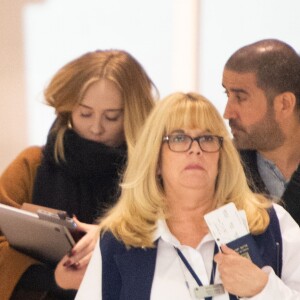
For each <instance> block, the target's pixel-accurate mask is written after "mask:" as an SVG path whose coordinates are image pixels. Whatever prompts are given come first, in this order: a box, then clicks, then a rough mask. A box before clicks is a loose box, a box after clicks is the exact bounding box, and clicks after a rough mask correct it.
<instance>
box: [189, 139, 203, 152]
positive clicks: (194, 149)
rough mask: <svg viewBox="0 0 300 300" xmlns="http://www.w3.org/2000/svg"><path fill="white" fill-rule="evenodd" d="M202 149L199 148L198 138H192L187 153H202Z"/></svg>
mask: <svg viewBox="0 0 300 300" xmlns="http://www.w3.org/2000/svg"><path fill="white" fill-rule="evenodd" d="M202 152H203V151H202V149H201V148H200V143H199V140H193V141H192V145H191V148H190V150H189V153H190V154H191V153H196V154H197V155H200V154H202Z"/></svg>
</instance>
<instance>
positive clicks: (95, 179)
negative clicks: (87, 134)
mask: <svg viewBox="0 0 300 300" xmlns="http://www.w3.org/2000/svg"><path fill="white" fill-rule="evenodd" d="M55 138H56V135H55V134H49V136H48V140H47V144H46V145H45V147H44V149H43V158H42V162H41V165H40V166H39V168H38V170H37V175H36V179H35V183H34V189H33V197H32V198H33V199H32V202H33V203H34V204H38V205H43V206H47V207H51V208H55V209H60V210H65V211H67V213H68V214H69V215H70V216H72V215H73V214H75V215H76V216H77V218H78V219H79V220H80V221H82V222H85V223H93V221H94V220H95V219H96V218H97V217H99V216H101V215H102V214H103V213H104V212H105V210H106V209H107V208H109V207H111V206H112V204H113V203H114V202H115V201H116V198H117V196H118V195H119V188H118V182H119V179H120V173H121V172H122V170H123V167H124V164H125V162H126V147H125V146H121V147H119V148H113V147H108V146H106V145H104V144H101V143H97V142H93V141H89V140H86V139H83V138H81V137H80V136H78V135H77V134H76V133H75V132H74V131H73V130H67V131H66V132H65V135H64V149H65V158H66V162H60V163H59V164H57V163H56V162H55V160H54V142H55Z"/></svg>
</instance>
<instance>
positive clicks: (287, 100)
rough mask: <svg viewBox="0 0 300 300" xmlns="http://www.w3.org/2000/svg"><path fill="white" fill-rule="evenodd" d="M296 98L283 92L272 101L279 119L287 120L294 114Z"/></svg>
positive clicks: (289, 93) (292, 94)
mask: <svg viewBox="0 0 300 300" xmlns="http://www.w3.org/2000/svg"><path fill="white" fill-rule="evenodd" d="M296 102H297V99H296V96H295V94H294V93H292V92H284V93H281V94H279V95H277V96H276V97H275V99H274V104H273V105H274V110H275V113H276V115H277V116H278V117H279V118H280V119H285V118H289V117H290V116H291V115H292V114H293V113H294V112H295V106H296Z"/></svg>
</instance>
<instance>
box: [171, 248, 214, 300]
mask: <svg viewBox="0 0 300 300" xmlns="http://www.w3.org/2000/svg"><path fill="white" fill-rule="evenodd" d="M174 248H175V249H176V251H177V253H178V255H179V257H180V259H181V260H182V262H183V263H184V265H185V266H186V268H187V269H188V271H189V272H190V273H191V275H192V276H193V278H194V279H195V281H196V282H197V284H198V286H203V284H202V282H201V280H200V278H199V277H198V276H197V274H196V273H195V271H194V270H193V268H192V267H191V265H190V264H189V262H188V261H187V259H186V258H185V256H184V255H183V253H182V252H181V251H180V250H179V249H178V248H176V247H174ZM218 251H219V250H218V246H217V244H216V243H215V248H214V255H213V256H215V255H216V254H217V253H218ZM215 272H216V262H215V261H214V260H213V263H212V269H211V274H210V281H209V284H213V283H214V279H215ZM205 300H212V297H206V298H205Z"/></svg>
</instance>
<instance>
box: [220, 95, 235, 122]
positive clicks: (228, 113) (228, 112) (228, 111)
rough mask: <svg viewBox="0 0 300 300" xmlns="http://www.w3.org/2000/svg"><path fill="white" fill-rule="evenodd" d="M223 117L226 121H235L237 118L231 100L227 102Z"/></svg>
mask: <svg viewBox="0 0 300 300" xmlns="http://www.w3.org/2000/svg"><path fill="white" fill-rule="evenodd" d="M223 117H224V119H226V120H229V119H235V118H236V111H235V109H234V105H233V104H232V102H231V101H230V100H229V99H228V101H227V104H226V107H225V110H224V114H223Z"/></svg>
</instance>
